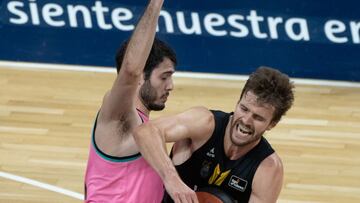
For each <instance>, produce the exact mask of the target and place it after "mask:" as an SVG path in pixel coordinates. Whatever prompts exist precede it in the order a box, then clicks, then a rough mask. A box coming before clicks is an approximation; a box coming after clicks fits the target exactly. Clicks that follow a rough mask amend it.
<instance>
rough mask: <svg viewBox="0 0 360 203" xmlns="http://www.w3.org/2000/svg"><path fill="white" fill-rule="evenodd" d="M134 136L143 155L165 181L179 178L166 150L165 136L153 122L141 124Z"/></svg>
mask: <svg viewBox="0 0 360 203" xmlns="http://www.w3.org/2000/svg"><path fill="white" fill-rule="evenodd" d="M133 136H134V139H135V141H136V144H137V146H138V148H139V151H140V153H141V155H142V156H143V157H144V159H145V160H146V161H147V162H148V163H149V164H150V165H151V167H152V168H154V169H155V171H156V172H157V173H158V174H159V175H160V177H161V179H162V180H163V181H164V182H165V181H169V179H173V178H178V175H177V172H176V169H175V167H174V165H173V163H172V161H171V159H170V158H169V156H168V153H167V150H166V145H165V138H164V136H163V135H162V133H161V132H160V131H159V130H158V129H157V128H156V127H154V126H152V125H151V124H145V125H141V126H139V127H138V128H136V129H135V131H134V133H133Z"/></svg>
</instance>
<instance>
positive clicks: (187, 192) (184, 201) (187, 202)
mask: <svg viewBox="0 0 360 203" xmlns="http://www.w3.org/2000/svg"><path fill="white" fill-rule="evenodd" d="M164 185H165V189H166V191H167V192H168V194H169V195H170V196H171V198H172V199H173V200H174V202H175V203H199V200H198V199H197V196H196V193H195V191H193V190H192V189H190V188H189V187H188V186H187V185H186V184H185V183H184V182H183V181H182V180H181V179H180V177H179V176H178V175H177V174H176V175H172V177H170V178H167V180H165V181H164Z"/></svg>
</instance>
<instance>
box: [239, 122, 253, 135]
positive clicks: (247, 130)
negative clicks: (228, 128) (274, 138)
mask: <svg viewBox="0 0 360 203" xmlns="http://www.w3.org/2000/svg"><path fill="white" fill-rule="evenodd" d="M236 129H237V130H238V131H240V132H241V133H242V134H244V135H251V134H252V132H253V131H252V130H251V129H250V128H247V127H245V126H244V125H240V123H238V124H237V125H236Z"/></svg>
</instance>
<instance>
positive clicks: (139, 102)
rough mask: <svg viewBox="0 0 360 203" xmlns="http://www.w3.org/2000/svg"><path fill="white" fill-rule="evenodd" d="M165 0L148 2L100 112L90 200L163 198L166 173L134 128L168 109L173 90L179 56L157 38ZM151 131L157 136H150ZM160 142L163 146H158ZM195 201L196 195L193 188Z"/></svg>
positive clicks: (129, 202) (88, 183)
mask: <svg viewBox="0 0 360 203" xmlns="http://www.w3.org/2000/svg"><path fill="white" fill-rule="evenodd" d="M162 4H163V0H149V3H148V6H147V8H146V10H145V12H144V14H143V16H142V17H141V19H140V21H139V22H138V24H137V26H136V27H135V30H134V32H133V33H132V36H131V37H130V40H129V41H128V42H125V43H124V44H123V45H122V47H121V48H120V50H119V51H118V53H117V55H116V63H117V72H118V75H117V77H116V79H115V81H114V84H113V86H112V88H111V89H110V90H109V91H108V92H107V93H106V94H105V96H104V99H103V103H102V106H101V108H100V111H99V113H98V116H97V117H96V120H95V124H94V127H93V133H92V138H91V145H90V153H89V158H88V164H87V169H86V175H85V202H107V203H110V202H111V203H118V202H125V203H141V202H151V203H152V202H154V203H157V202H161V200H162V197H163V193H164V189H163V188H164V187H163V183H162V180H161V178H160V177H159V176H158V174H157V173H156V172H155V171H154V170H153V169H152V168H151V167H150V166H149V165H148V163H147V162H146V161H145V160H144V159H143V157H142V156H141V154H140V153H139V150H138V147H137V145H136V144H135V141H134V139H133V136H132V130H133V129H134V128H135V127H136V126H138V125H140V124H141V123H144V122H146V121H147V120H148V116H149V114H150V111H151V110H162V109H163V108H164V107H165V102H166V100H167V97H168V96H169V92H170V91H171V90H172V89H173V82H172V75H173V73H174V71H175V65H176V56H175V54H174V52H173V51H172V49H171V48H170V47H168V46H167V45H166V44H165V43H164V42H162V41H160V40H158V39H154V38H155V32H156V25H157V22H158V17H159V13H160V10H161V7H162ZM149 136H151V135H149ZM154 147H158V146H154ZM185 193H186V194H188V196H186V197H184V198H188V199H189V202H190V201H191V198H196V195H195V193H194V192H193V191H192V190H191V189H188V192H185ZM184 202H186V201H184Z"/></svg>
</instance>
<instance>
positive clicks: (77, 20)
mask: <svg viewBox="0 0 360 203" xmlns="http://www.w3.org/2000/svg"><path fill="white" fill-rule="evenodd" d="M146 3H147V0H117V1H115V0H98V1H89V0H88V1H84V0H82V1H79V0H1V3H0V60H6V61H24V62H44V63H58V64H75V65H91V66H108V67H113V66H114V55H115V52H116V50H117V48H118V47H119V45H120V44H121V43H122V42H123V41H124V40H125V39H127V38H128V37H129V36H130V34H131V32H132V30H133V29H134V26H135V24H136V22H137V20H138V18H139V16H140V15H141V14H142V12H143V10H144V6H145V5H146ZM359 8H360V1H355V0H343V1H335V0H327V1H311V0H292V1H285V0H274V1H260V0H236V1H235V0H231V1H230V0H206V1H202V0H200V1H193V0H173V1H165V4H164V7H163V10H162V11H161V15H160V19H159V26H158V37H159V38H161V39H163V40H164V41H166V42H168V43H169V44H170V45H171V46H172V47H173V48H174V49H175V50H176V52H177V55H178V58H179V66H178V68H177V70H181V71H192V72H208V73H227V74H249V73H250V72H252V71H253V70H254V69H255V68H257V67H258V66H261V65H265V66H270V67H274V68H278V69H280V70H282V71H283V72H285V73H287V74H289V75H290V76H291V77H298V78H315V79H331V80H347V81H360V12H359Z"/></svg>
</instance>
